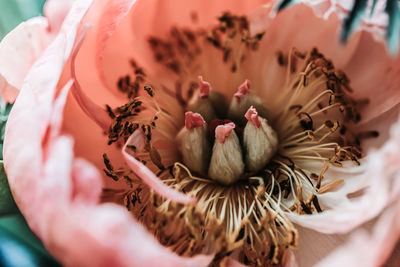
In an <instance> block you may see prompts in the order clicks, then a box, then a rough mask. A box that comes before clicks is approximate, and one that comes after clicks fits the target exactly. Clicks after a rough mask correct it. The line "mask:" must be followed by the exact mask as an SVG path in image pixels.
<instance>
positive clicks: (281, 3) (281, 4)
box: [277, 0, 295, 11]
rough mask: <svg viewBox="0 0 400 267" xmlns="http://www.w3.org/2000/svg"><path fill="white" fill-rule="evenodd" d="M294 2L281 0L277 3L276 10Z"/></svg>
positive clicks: (293, 0)
mask: <svg viewBox="0 0 400 267" xmlns="http://www.w3.org/2000/svg"><path fill="white" fill-rule="evenodd" d="M294 2H295V0H282V1H281V2H280V3H279V5H278V8H277V9H278V11H281V10H282V9H284V8H287V7H288V6H290V5H291V4H293V3H294Z"/></svg>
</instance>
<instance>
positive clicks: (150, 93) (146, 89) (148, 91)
mask: <svg viewBox="0 0 400 267" xmlns="http://www.w3.org/2000/svg"><path fill="white" fill-rule="evenodd" d="M144 90H145V91H146V92H147V93H148V94H149V96H151V97H153V96H154V90H153V88H152V87H151V86H148V85H145V86H144Z"/></svg>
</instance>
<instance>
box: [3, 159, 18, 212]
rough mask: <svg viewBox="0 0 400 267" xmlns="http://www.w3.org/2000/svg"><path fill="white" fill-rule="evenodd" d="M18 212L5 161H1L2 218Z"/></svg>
mask: <svg viewBox="0 0 400 267" xmlns="http://www.w3.org/2000/svg"><path fill="white" fill-rule="evenodd" d="M16 213H18V208H17V206H16V205H15V202H14V199H13V197H12V195H11V191H10V187H9V185H8V181H7V177H6V174H5V171H4V167H3V162H0V218H1V217H2V216H5V215H10V214H16Z"/></svg>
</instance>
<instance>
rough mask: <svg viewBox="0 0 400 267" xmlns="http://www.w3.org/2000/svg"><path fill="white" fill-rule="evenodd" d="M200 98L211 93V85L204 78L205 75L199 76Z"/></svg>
mask: <svg viewBox="0 0 400 267" xmlns="http://www.w3.org/2000/svg"><path fill="white" fill-rule="evenodd" d="M198 78H199V86H200V98H206V97H208V95H209V94H210V90H211V85H210V83H209V82H206V81H204V80H203V76H199V77H198Z"/></svg>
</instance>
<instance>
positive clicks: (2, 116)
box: [0, 99, 12, 160]
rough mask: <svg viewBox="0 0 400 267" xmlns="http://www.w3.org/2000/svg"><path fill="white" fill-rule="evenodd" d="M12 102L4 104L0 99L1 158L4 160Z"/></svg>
mask: <svg viewBox="0 0 400 267" xmlns="http://www.w3.org/2000/svg"><path fill="white" fill-rule="evenodd" d="M11 108H12V104H4V103H3V102H2V100H1V99H0V160H3V142H4V133H5V131H6V123H7V119H8V115H9V114H10V111H11Z"/></svg>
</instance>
